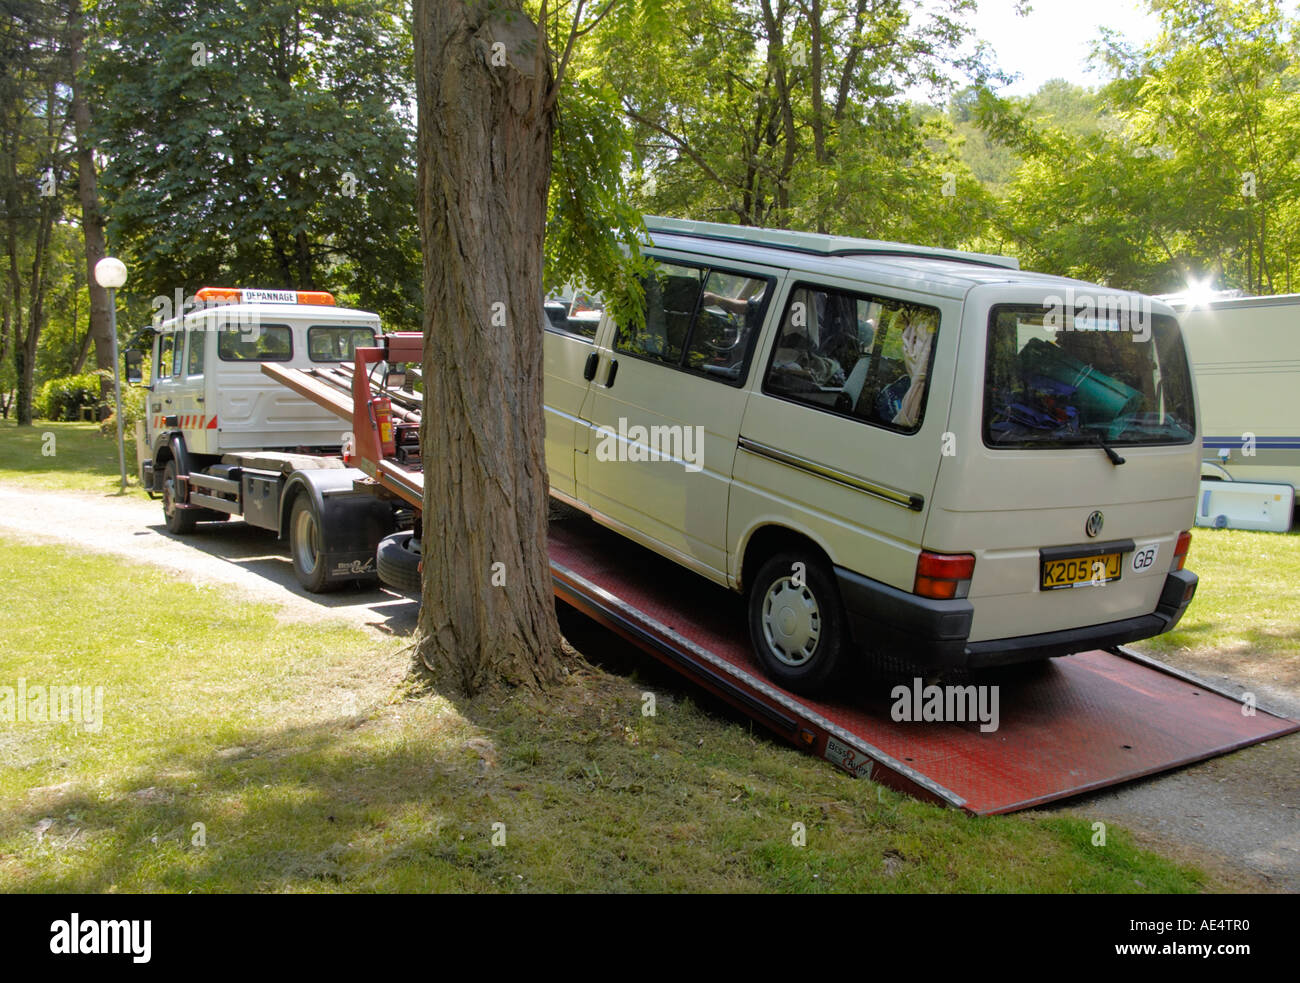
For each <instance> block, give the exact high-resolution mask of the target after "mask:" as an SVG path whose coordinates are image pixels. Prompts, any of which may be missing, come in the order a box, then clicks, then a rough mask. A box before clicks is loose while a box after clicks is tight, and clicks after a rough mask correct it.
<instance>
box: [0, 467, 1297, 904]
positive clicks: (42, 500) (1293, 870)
mask: <svg viewBox="0 0 1300 983" xmlns="http://www.w3.org/2000/svg"><path fill="white" fill-rule="evenodd" d="M0 534H3V535H7V536H11V537H15V538H18V539H20V540H24V541H28V542H60V543H66V544H69V545H72V546H77V547H81V548H84V549H89V550H94V551H99V552H107V553H112V554H116V555H119V556H123V557H127V558H130V559H132V560H137V561H144V562H147V563H152V564H155V565H157V566H159V567H161V568H163V569H165V570H169V571H171V572H172V573H174V574H175V575H176V576H177V577H179V578H180V579H182V580H186V581H189V582H191V583H205V584H213V583H216V584H228V585H230V586H232V587H234V588H236V589H237V590H238V591H239V593H240V594H242V595H244V596H246V597H248V598H250V599H253V600H259V601H268V602H272V603H276V604H279V605H280V606H281V608H282V610H283V612H284V616H285V617H286V618H289V619H303V620H310V621H324V620H329V619H338V620H341V621H346V622H348V623H350V624H354V625H357V626H362V627H365V628H367V629H368V630H372V631H376V632H381V631H382V632H383V633H385V634H408V633H409V632H410V631H411V630H413V628H414V627H415V616H416V603H415V601H413V600H411V599H410V598H406V597H403V596H401V595H398V594H393V593H389V592H388V591H384V590H372V591H366V592H362V593H356V592H341V593H338V594H325V595H314V594H307V593H306V592H305V591H303V590H302V588H301V587H299V586H298V583H297V581H296V580H295V579H294V576H293V569H292V567H291V565H290V562H289V558H288V551H287V548H286V546H285V545H284V544H283V543H280V542H277V540H276V538H275V537H274V536H273V535H271V534H270V533H266V532H263V531H262V530H259V529H254V528H253V527H251V526H247V525H245V524H244V523H242V522H238V521H235V522H230V523H223V524H206V525H204V526H200V527H199V529H198V530H197V531H196V532H195V533H194V534H192V535H188V536H184V537H181V536H173V535H172V534H171V533H169V532H168V531H167V529H166V527H165V526H164V525H163V522H162V507H161V505H160V504H158V503H157V502H150V503H146V502H142V501H140V500H138V499H122V498H117V497H116V496H112V495H102V496H96V495H87V494H78V493H74V492H51V491H36V490H32V489H28V488H19V487H15V486H13V485H6V484H0ZM594 649H595V644H593V651H592V652H591V653H590V655H591V656H592V657H593V658H595V659H596V660H597V661H599V652H598V651H595V650H594ZM1166 661H1170V662H1171V663H1175V664H1177V665H1178V667H1179V668H1182V669H1185V670H1187V671H1189V672H1193V673H1201V674H1202V675H1203V677H1204V678H1206V680H1207V682H1209V683H1211V684H1213V685H1215V686H1218V687H1221V688H1223V689H1225V690H1228V691H1231V692H1234V693H1240V692H1242V691H1243V690H1244V689H1247V688H1249V689H1251V690H1252V691H1254V692H1256V693H1257V695H1258V696H1259V698H1260V702H1261V704H1262V705H1264V706H1267V707H1269V708H1270V709H1274V710H1277V711H1280V712H1282V713H1286V714H1290V715H1293V716H1294V715H1296V714H1297V713H1300V692H1297V691H1296V690H1295V689H1294V688H1293V687H1291V686H1288V685H1287V682H1288V681H1286V680H1269V682H1271V683H1272V685H1271V686H1268V685H1263V686H1261V685H1259V683H1260V682H1261V680H1253V681H1252V680H1243V681H1246V682H1253V683H1254V685H1251V686H1245V687H1244V686H1241V685H1239V684H1238V682H1237V681H1236V680H1235V679H1234V678H1233V677H1231V676H1229V675H1225V674H1223V673H1221V672H1216V671H1214V670H1215V669H1216V668H1218V666H1217V665H1216V666H1210V665H1198V664H1196V662H1195V661H1194V660H1192V659H1191V658H1189V659H1187V660H1180V659H1173V658H1169V657H1166ZM1207 670H1208V671H1207ZM1229 671H1231V670H1229ZM682 688H683V690H686V688H687V687H686V684H684V683H683V684H682ZM1044 811H1045V812H1057V811H1064V812H1071V813H1074V814H1076V815H1080V816H1083V817H1085V818H1087V819H1088V820H1089V822H1092V821H1095V820H1102V821H1106V822H1116V823H1120V824H1122V825H1124V826H1126V827H1127V828H1129V829H1130V830H1132V831H1133V832H1134V834H1135V835H1136V836H1137V837H1138V839H1139V840H1140V841H1142V842H1143V843H1144V844H1146V845H1148V846H1150V847H1152V848H1154V849H1157V850H1159V851H1160V852H1162V853H1165V854H1166V855H1170V856H1173V857H1175V858H1181V859H1185V860H1186V861H1188V862H1190V863H1194V864H1197V865H1199V866H1202V867H1210V868H1213V869H1215V870H1216V872H1217V873H1218V874H1219V876H1220V877H1222V878H1224V879H1226V880H1227V881H1228V882H1230V883H1233V884H1236V885H1237V886H1238V887H1239V888H1240V889H1242V890H1247V891H1259V890H1281V891H1292V892H1300V735H1292V736H1290V737H1287V738H1283V739H1281V740H1276V741H1270V742H1268V743H1266V744H1263V745H1257V746H1255V747H1250V748H1246V749H1244V750H1242V751H1239V752H1237V753H1235V754H1231V755H1228V756H1226V757H1221V758H1215V759H1213V760H1211V761H1207V762H1203V763H1201V764H1198V765H1192V766H1189V767H1187V768H1183V769H1180V770H1178V771H1175V772H1172V773H1168V774H1165V775H1162V776H1159V777H1156V778H1152V779H1148V780H1145V781H1139V782H1134V783H1131V784H1128V785H1125V786H1121V787H1119V788H1116V789H1111V790H1107V791H1104V792H1100V793H1097V794H1095V795H1092V796H1088V797H1086V798H1081V799H1075V800H1072V801H1070V802H1067V803H1064V804H1062V805H1060V806H1059V807H1054V808H1052V809H1049V810H1044ZM1139 889H1140V888H1139Z"/></svg>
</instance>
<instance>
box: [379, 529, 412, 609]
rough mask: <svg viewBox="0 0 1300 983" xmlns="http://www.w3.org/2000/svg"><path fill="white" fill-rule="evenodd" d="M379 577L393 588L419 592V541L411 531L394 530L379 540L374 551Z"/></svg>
mask: <svg viewBox="0 0 1300 983" xmlns="http://www.w3.org/2000/svg"><path fill="white" fill-rule="evenodd" d="M375 569H376V570H378V571H379V579H380V580H382V581H383V582H384V583H385V584H387V585H388V586H389V587H391V588H393V590H400V591H402V592H403V593H405V594H418V593H420V541H419V540H418V539H416V538H415V533H413V532H395V533H393V534H392V535H391V536H385V537H384V538H383V539H381V540H380V541H379V549H378V551H377V552H376V553H375Z"/></svg>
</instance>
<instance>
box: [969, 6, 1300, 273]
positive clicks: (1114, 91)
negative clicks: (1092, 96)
mask: <svg viewBox="0 0 1300 983" xmlns="http://www.w3.org/2000/svg"><path fill="white" fill-rule="evenodd" d="M1150 7H1151V9H1152V10H1153V11H1154V12H1156V13H1157V14H1159V16H1160V18H1161V24H1162V30H1161V33H1160V35H1159V36H1158V37H1157V38H1156V39H1155V40H1154V41H1153V42H1152V43H1151V44H1149V45H1147V46H1145V47H1142V48H1134V47H1131V46H1130V45H1128V44H1126V43H1125V42H1124V41H1123V39H1121V38H1119V37H1116V36H1115V35H1113V34H1108V35H1106V36H1105V37H1103V39H1102V42H1101V44H1100V45H1099V50H1098V57H1099V58H1101V59H1102V60H1103V62H1104V63H1105V64H1107V65H1108V66H1109V67H1110V69H1111V70H1112V73H1113V74H1114V76H1115V77H1114V79H1113V80H1112V81H1111V82H1110V83H1109V84H1107V85H1106V86H1104V87H1103V89H1102V90H1101V91H1100V92H1099V93H1098V94H1097V97H1096V105H1095V109H1094V110H1093V111H1092V112H1091V113H1090V114H1085V115H1083V116H1081V117H1078V118H1076V119H1074V120H1073V121H1071V120H1066V119H1062V118H1055V119H1051V120H1043V119H1041V118H1035V113H1034V110H1033V106H1032V104H1031V103H1032V101H1030V100H999V99H996V98H995V97H993V96H992V95H991V94H990V93H989V92H987V91H985V92H984V93H982V96H981V98H980V99H979V100H978V103H977V109H976V114H977V116H978V117H979V119H980V121H981V123H982V125H983V127H984V129H985V131H986V132H987V133H989V134H990V135H991V136H992V137H993V138H994V139H996V140H997V141H999V142H1001V143H1002V144H1004V145H1007V146H1011V147H1013V148H1014V149H1015V151H1016V152H1017V153H1018V154H1019V155H1020V157H1021V158H1022V161H1023V162H1022V164H1021V166H1020V167H1019V169H1018V170H1017V172H1016V174H1015V177H1014V180H1013V181H1012V182H1011V184H1010V186H1009V187H1008V189H1007V192H1006V196H1005V198H1004V199H1003V201H1002V202H1001V207H1000V208H999V211H998V218H997V222H998V224H999V225H1000V228H1001V230H1002V233H1003V234H1004V235H1005V236H1006V237H1007V238H1008V239H1009V240H1010V241H1012V242H1014V243H1015V244H1016V247H1017V249H1018V251H1019V252H1020V254H1021V256H1022V258H1023V259H1024V260H1025V261H1026V262H1027V264H1028V265H1031V266H1034V267H1035V268H1039V269H1044V270H1048V271H1051V272H1054V273H1066V274H1071V275H1075V276H1079V277H1083V278H1085V279H1090V280H1098V281H1101V282H1105V283H1112V284H1115V285H1117V286H1124V287H1130V288H1136V289H1142V290H1148V291H1152V292H1159V291H1169V290H1175V289H1179V288H1181V287H1183V286H1184V285H1185V284H1186V283H1187V281H1189V280H1204V279H1212V280H1213V281H1215V283H1216V285H1218V286H1220V287H1236V288H1240V289H1243V290H1245V291H1247V292H1250V293H1273V292H1277V291H1282V290H1290V289H1292V285H1293V278H1292V268H1293V264H1294V262H1295V257H1296V256H1297V255H1298V254H1300V211H1298V206H1300V162H1298V161H1297V157H1298V156H1300V69H1298V68H1297V62H1296V45H1297V43H1298V39H1300V31H1298V30H1297V28H1300V22H1298V21H1297V20H1296V19H1295V18H1293V17H1288V16H1287V14H1286V13H1285V12H1284V11H1283V9H1282V7H1281V5H1280V4H1278V3H1276V2H1275V0H1268V2H1265V3H1262V4H1256V3H1251V2H1242V0H1178V2H1172V0H1151V2H1150ZM1089 117H1091V120H1090V122H1085V121H1089Z"/></svg>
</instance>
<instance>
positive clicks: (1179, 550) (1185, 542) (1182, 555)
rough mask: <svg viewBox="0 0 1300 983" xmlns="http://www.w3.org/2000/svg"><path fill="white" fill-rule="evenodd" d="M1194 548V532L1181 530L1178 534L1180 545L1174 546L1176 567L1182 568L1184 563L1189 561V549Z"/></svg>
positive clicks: (1177, 568) (1176, 568)
mask: <svg viewBox="0 0 1300 983" xmlns="http://www.w3.org/2000/svg"><path fill="white" fill-rule="evenodd" d="M1191 548H1192V534H1191V533H1190V532H1180V533H1179V534H1178V545H1177V546H1175V547H1174V569H1175V570H1181V569H1182V568H1183V564H1184V563H1186V562H1187V551H1188V550H1189V549H1191Z"/></svg>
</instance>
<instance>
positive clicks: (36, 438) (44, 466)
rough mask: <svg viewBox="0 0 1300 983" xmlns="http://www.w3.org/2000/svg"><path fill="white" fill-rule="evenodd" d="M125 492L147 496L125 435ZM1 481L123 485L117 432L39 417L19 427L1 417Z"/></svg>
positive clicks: (69, 487) (110, 489)
mask: <svg viewBox="0 0 1300 983" xmlns="http://www.w3.org/2000/svg"><path fill="white" fill-rule="evenodd" d="M126 478H127V494H128V495H136V496H139V497H141V498H143V497H145V494H144V491H143V490H142V489H141V488H140V481H139V477H138V472H137V469H136V465H135V442H134V440H133V439H132V436H131V434H129V433H128V434H127V435H126ZM0 481H9V482H12V483H13V484H18V485H24V486H26V487H29V488H52V489H60V490H65V491H80V492H106V493H116V492H118V490H119V489H120V487H121V477H120V471H119V467H118V457H117V436H116V434H114V435H113V436H109V437H105V436H104V435H102V434H101V433H100V432H99V425H98V424H95V423H50V422H49V421H47V420H37V421H36V422H35V424H33V425H32V426H30V427H20V426H18V425H17V424H16V423H14V422H13V421H12V420H5V421H3V422H0Z"/></svg>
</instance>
